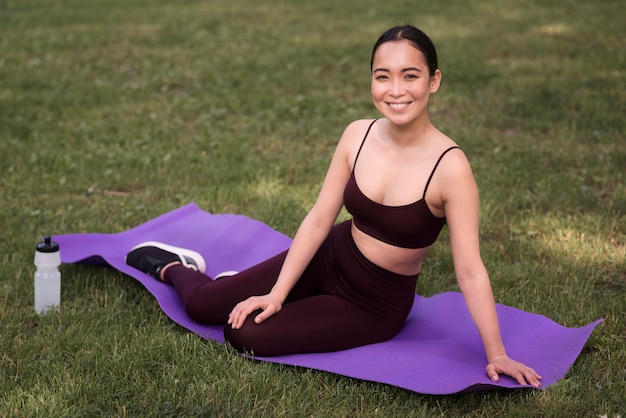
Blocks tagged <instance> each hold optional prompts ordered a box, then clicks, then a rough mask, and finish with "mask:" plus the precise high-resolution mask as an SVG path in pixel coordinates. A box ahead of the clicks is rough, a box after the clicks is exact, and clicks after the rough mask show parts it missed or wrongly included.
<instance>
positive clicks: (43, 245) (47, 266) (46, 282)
mask: <svg viewBox="0 0 626 418" xmlns="http://www.w3.org/2000/svg"><path fill="white" fill-rule="evenodd" d="M35 265H36V266H37V271H35V311H36V312H37V313H38V314H42V313H45V312H47V311H48V310H50V309H53V308H58V307H59V306H60V305H61V272H59V266H60V265H61V253H60V251H59V244H57V243H56V242H52V240H51V238H50V237H44V240H43V241H42V242H40V243H38V244H37V251H36V252H35Z"/></svg>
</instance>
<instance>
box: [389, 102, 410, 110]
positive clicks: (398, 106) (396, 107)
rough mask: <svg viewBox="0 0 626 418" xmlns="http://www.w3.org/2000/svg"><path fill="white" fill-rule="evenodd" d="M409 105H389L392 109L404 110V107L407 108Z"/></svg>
mask: <svg viewBox="0 0 626 418" xmlns="http://www.w3.org/2000/svg"><path fill="white" fill-rule="evenodd" d="M408 105H409V104H408V103H389V106H390V107H391V108H392V109H402V108H404V107H407V106H408Z"/></svg>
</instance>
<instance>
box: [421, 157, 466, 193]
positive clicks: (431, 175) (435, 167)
mask: <svg viewBox="0 0 626 418" xmlns="http://www.w3.org/2000/svg"><path fill="white" fill-rule="evenodd" d="M455 148H458V147H457V146H454V147H450V148H448V149H447V150H445V151H444V152H443V153H441V155H440V156H439V159H438V160H437V162H436V163H435V166H434V167H433V171H431V172H430V176H429V177H428V181H427V182H426V187H424V194H423V195H422V199H425V198H426V191H427V190H428V186H429V185H430V181H431V180H432V178H433V175H434V174H435V170H437V167H438V166H439V163H440V162H441V160H442V159H443V156H444V155H446V154H447V153H448V151H451V150H453V149H455Z"/></svg>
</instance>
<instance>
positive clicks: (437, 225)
mask: <svg viewBox="0 0 626 418" xmlns="http://www.w3.org/2000/svg"><path fill="white" fill-rule="evenodd" d="M375 122H376V121H374V122H372V124H371V125H370V126H369V128H368V129H367V132H365V136H364V137H363V141H362V142H361V146H360V147H359V151H358V152H357V155H356V158H355V159H354V165H353V167H352V174H351V175H350V179H349V180H348V183H347V184H346V188H345V189H344V192H343V201H344V205H345V207H346V209H347V210H348V212H350V214H351V215H352V217H353V222H354V224H355V226H356V227H357V228H358V229H359V230H361V231H363V232H365V233H366V234H367V235H369V236H371V237H373V238H376V239H377V240H379V241H383V242H386V243H387V244H391V245H394V246H396V247H402V248H424V247H428V246H430V245H432V244H433V243H434V242H435V241H436V240H437V237H438V236H439V233H440V232H441V229H442V228H443V226H444V225H445V223H446V218H439V217H437V216H435V215H433V213H432V212H431V211H430V208H429V207H428V205H427V204H426V199H425V198H426V191H427V190H428V185H429V184H430V181H431V179H432V178H433V175H434V174H435V170H436V169H437V166H438V165H439V163H440V162H441V159H442V158H443V156H444V155H446V153H447V152H448V151H450V150H452V149H455V148H458V147H456V146H454V147H450V148H448V149H447V150H445V151H444V152H443V153H442V154H441V155H440V156H439V159H438V160H437V162H436V163H435V166H434V167H433V170H432V172H431V173H430V176H429V177H428V181H427V182H426V186H425V187H424V194H423V195H422V198H421V199H420V200H418V201H417V202H413V203H410V204H408V205H402V206H387V205H383V204H380V203H377V202H374V201H373V200H371V199H370V198H368V197H367V196H365V194H363V192H362V191H361V189H359V186H358V184H357V183H356V178H355V177H354V168H355V167H356V161H357V159H358V158H359V154H360V153H361V149H362V148H363V144H364V143H365V139H366V138H367V135H368V134H369V132H370V129H371V128H372V126H373V125H374V123H375Z"/></svg>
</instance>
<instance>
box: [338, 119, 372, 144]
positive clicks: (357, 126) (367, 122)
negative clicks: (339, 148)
mask: <svg viewBox="0 0 626 418" xmlns="http://www.w3.org/2000/svg"><path fill="white" fill-rule="evenodd" d="M374 122H375V119H359V120H355V121H354V122H351V123H350V124H349V125H348V126H346V129H345V130H344V131H343V135H342V136H341V137H342V139H344V138H346V139H347V140H359V141H360V140H361V139H363V137H364V136H365V133H366V132H367V130H368V129H369V127H370V126H371V125H372V124H373V123H374Z"/></svg>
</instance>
